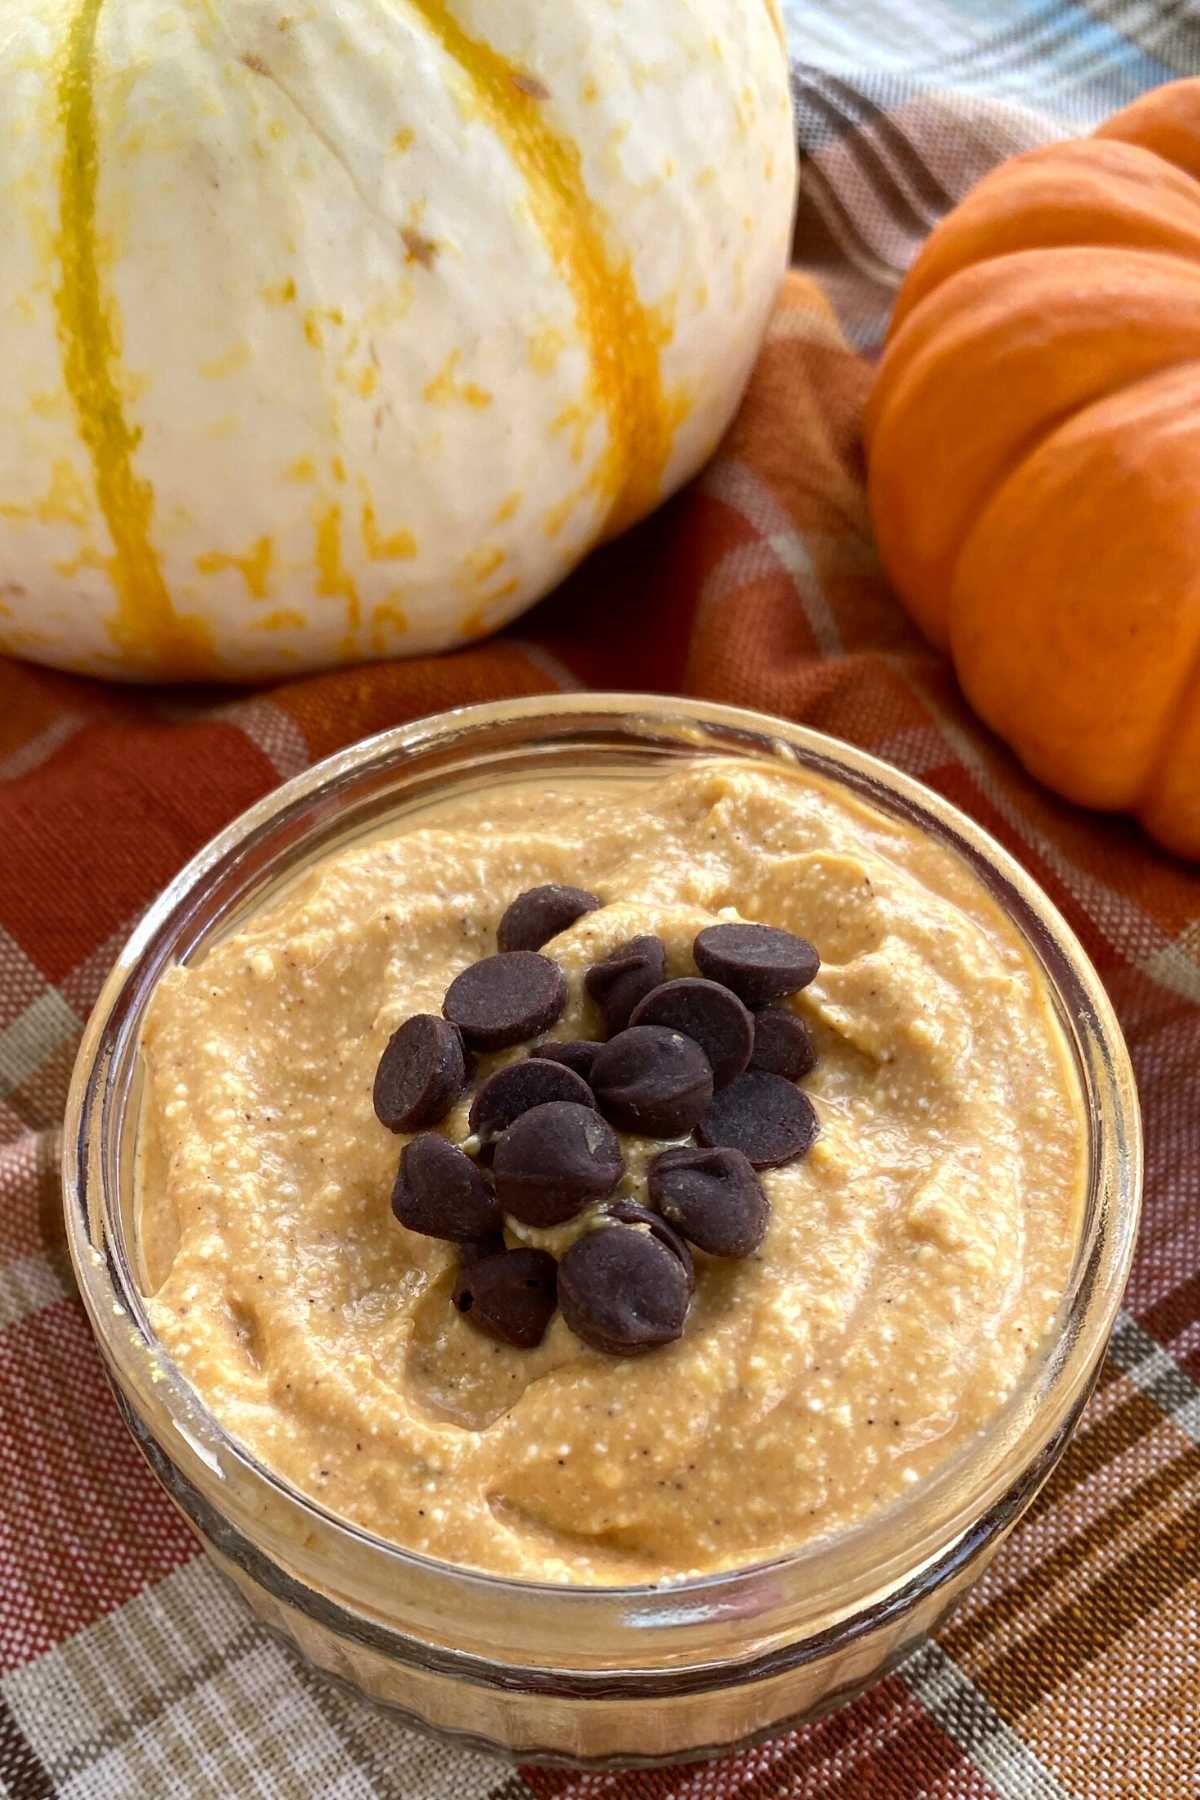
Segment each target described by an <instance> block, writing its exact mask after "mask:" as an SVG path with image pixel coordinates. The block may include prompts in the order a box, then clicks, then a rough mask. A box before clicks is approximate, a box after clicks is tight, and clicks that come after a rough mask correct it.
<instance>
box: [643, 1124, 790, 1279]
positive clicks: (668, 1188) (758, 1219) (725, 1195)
mask: <svg viewBox="0 0 1200 1800" xmlns="http://www.w3.org/2000/svg"><path fill="white" fill-rule="evenodd" d="M646 1185H647V1187H648V1188H649V1191H650V1198H651V1199H652V1200H653V1202H654V1204H655V1206H657V1207H658V1209H659V1211H660V1212H661V1214H662V1216H663V1218H664V1219H666V1220H667V1221H668V1222H669V1223H670V1224H672V1225H674V1226H675V1227H676V1229H677V1230H679V1231H681V1232H682V1233H683V1235H684V1237H685V1238H687V1239H689V1240H690V1242H691V1243H693V1244H695V1245H696V1248H697V1249H698V1250H707V1251H708V1254H709V1255H710V1256H749V1255H751V1254H752V1252H753V1251H755V1250H757V1249H758V1246H759V1245H760V1244H761V1243H762V1241H763V1237H764V1236H765V1234H766V1229H767V1222H768V1220H769V1219H770V1217H771V1204H770V1201H769V1200H768V1199H767V1196H766V1195H765V1194H764V1193H763V1187H762V1182H761V1181H760V1180H759V1179H758V1176H757V1175H756V1174H755V1173H754V1170H753V1168H752V1167H751V1165H750V1163H749V1162H748V1161H747V1159H746V1157H745V1156H743V1155H742V1152H741V1151H740V1150H725V1149H718V1150H688V1149H681V1150H663V1151H662V1152H661V1153H660V1154H659V1155H658V1156H656V1157H655V1159H654V1161H653V1162H652V1163H651V1164H650V1167H649V1169H648V1171H647V1175H646Z"/></svg>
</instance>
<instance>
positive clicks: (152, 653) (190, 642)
mask: <svg viewBox="0 0 1200 1800" xmlns="http://www.w3.org/2000/svg"><path fill="white" fill-rule="evenodd" d="M103 5H104V0H80V4H79V5H78V6H77V8H76V10H75V12H74V15H73V16H72V18H71V20H70V23H69V24H68V26H67V30H66V37H65V48H64V56H63V62H62V67H61V69H60V72H59V77H58V83H57V90H56V100H57V111H58V119H59V123H60V125H61V127H62V132H63V155H62V164H61V168H60V175H59V218H58V237H57V244H56V248H57V251H58V261H59V284H58V286H57V288H56V289H55V293H54V305H55V312H56V315H57V325H58V339H59V345H60V348H61V351H62V359H63V380H64V383H65V385H66V388H67V391H68V393H69V395H70V397H71V402H72V405H73V406H74V409H75V416H76V421H77V424H78V428H79V435H80V438H81V439H82V441H83V444H84V446H85V448H86V450H87V452H88V456H89V458H90V461H91V464H92V476H93V481H94V484H95V491H96V500H97V503H98V505H99V507H100V510H101V512H102V513H103V515H104V520H105V523H106V525H107V527H108V533H109V537H110V539H111V542H112V549H113V554H112V558H111V563H110V571H111V577H112V582H113V587H114V589H115V591H116V596H117V608H116V612H115V614H114V616H113V618H112V619H111V620H110V621H109V625H108V629H109V634H110V636H111V637H112V639H113V642H114V644H115V645H116V647H117V649H118V650H119V652H120V653H121V655H122V656H123V657H124V658H125V659H127V660H128V661H129V662H131V663H132V664H133V665H134V667H141V668H153V669H154V671H155V673H161V672H164V671H166V672H169V673H170V674H172V675H175V676H199V675H209V674H212V673H213V672H214V670H215V667H216V658H215V655H214V652H213V645H212V638H211V635H210V633H209V632H208V630H207V628H206V627H205V626H204V625H202V624H201V623H200V622H199V621H197V620H191V619H182V618H180V616H179V615H178V613H177V612H176V611H175V607H174V605H173V603H172V600H171V597H170V595H169V593H168V592H167V586H166V582H165V580H164V578H163V573H162V568H161V565H160V563H159V559H158V553H157V551H156V550H155V548H154V546H153V543H152V541H151V537H150V527H151V523H152V518H153V512H154V490H153V488H152V487H151V485H150V483H149V482H147V481H145V480H142V479H141V478H140V477H139V476H138V475H137V474H136V472H135V470H134V464H133V453H134V451H135V449H136V448H137V444H138V440H139V437H140V432H139V431H137V430H136V429H135V428H134V427H132V426H131V425H130V424H129V422H128V420H127V419H126V417H125V414H124V409H123V406H122V402H121V396H120V393H119V391H118V386H117V372H116V371H117V365H118V363H119V359H120V350H119V347H118V341H117V330H116V327H115V325H114V322H113V318H112V314H111V310H110V307H109V304H108V302H107V301H106V297H105V294H104V290H103V283H102V280H101V273H100V260H99V255H98V251H97V243H96V196H97V186H98V181H99V169H100V158H99V148H98V145H97V134H96V110H95V93H94V88H93V68H94V58H95V47H96V32H97V29H98V26H99V22H100V12H101V9H102V7H103Z"/></svg>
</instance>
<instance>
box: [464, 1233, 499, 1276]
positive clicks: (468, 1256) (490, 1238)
mask: <svg viewBox="0 0 1200 1800" xmlns="http://www.w3.org/2000/svg"><path fill="white" fill-rule="evenodd" d="M503 1249H504V1233H503V1232H502V1231H492V1232H489V1233H488V1235H487V1237H481V1238H464V1239H463V1241H462V1242H461V1243H460V1244H459V1246H458V1259H459V1262H460V1263H461V1265H462V1267H463V1268H464V1269H466V1268H469V1267H470V1265H471V1264H472V1263H477V1262H481V1261H482V1259H483V1258H484V1257H485V1256H499V1254H500V1252H501V1250H503Z"/></svg>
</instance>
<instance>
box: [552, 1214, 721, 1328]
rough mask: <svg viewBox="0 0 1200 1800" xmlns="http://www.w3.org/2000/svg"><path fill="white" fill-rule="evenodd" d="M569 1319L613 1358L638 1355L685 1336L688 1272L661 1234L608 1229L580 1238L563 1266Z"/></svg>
mask: <svg viewBox="0 0 1200 1800" xmlns="http://www.w3.org/2000/svg"><path fill="white" fill-rule="evenodd" d="M558 1298H559V1305H560V1306H561V1307H562V1314H563V1318H564V1319H565V1320H566V1322H567V1324H568V1325H569V1326H570V1327H571V1330H572V1331H573V1332H574V1333H575V1335H576V1337H579V1338H582V1339H583V1341H584V1343H585V1344H590V1345H591V1346H592V1348H593V1349H594V1350H604V1351H606V1352H607V1353H608V1355H610V1356H636V1355H638V1354H639V1353H640V1352H641V1351H644V1350H651V1349H653V1348H654V1346H655V1345H656V1344H669V1343H671V1342H672V1341H673V1340H674V1339H675V1338H677V1337H681V1336H682V1335H683V1325H684V1320H685V1319H686V1318H687V1311H688V1306H689V1304H690V1301H691V1288H690V1287H689V1285H688V1278H687V1271H686V1269H685V1267H684V1264H683V1263H682V1262H681V1261H680V1259H679V1257H678V1256H677V1255H676V1254H675V1252H674V1251H673V1250H671V1249H669V1248H668V1247H667V1245H666V1244H665V1243H663V1241H662V1239H661V1238H659V1237H655V1236H651V1234H650V1233H649V1232H648V1231H640V1230H637V1229H633V1228H631V1227H630V1226H628V1225H604V1226H599V1227H597V1228H596V1230H594V1231H585V1232H584V1234H583V1236H582V1237H580V1238H577V1239H576V1240H575V1242H574V1243H573V1244H572V1245H571V1248H570V1249H569V1250H568V1251H567V1254H566V1255H565V1256H564V1257H563V1259H562V1262H561V1263H560V1264H559V1266H558Z"/></svg>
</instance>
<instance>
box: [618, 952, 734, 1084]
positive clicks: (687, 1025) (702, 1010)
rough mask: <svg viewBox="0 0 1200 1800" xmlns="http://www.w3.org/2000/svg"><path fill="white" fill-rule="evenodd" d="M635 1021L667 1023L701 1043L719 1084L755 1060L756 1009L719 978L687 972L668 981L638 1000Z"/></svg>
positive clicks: (633, 1020)
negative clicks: (706, 978) (751, 1010)
mask: <svg viewBox="0 0 1200 1800" xmlns="http://www.w3.org/2000/svg"><path fill="white" fill-rule="evenodd" d="M629 1023H630V1024H631V1025H665V1026H666V1027H667V1029H668V1030H669V1031H682V1033H683V1035H684V1037H690V1038H692V1039H693V1040H694V1042H696V1043H697V1044H699V1046H700V1048H701V1049H702V1050H703V1052H704V1054H705V1056H707V1058H708V1060H709V1063H710V1064H711V1066H712V1077H713V1086H714V1087H718V1088H721V1087H727V1086H728V1084H729V1083H730V1082H731V1081H732V1080H733V1079H734V1077H735V1076H736V1075H740V1074H741V1072H742V1070H743V1069H744V1068H745V1067H746V1064H747V1063H748V1062H749V1061H750V1051H751V1049H752V1047H753V1044H754V1015H753V1014H752V1013H749V1012H747V1010H746V1008H745V1007H744V1006H743V1005H742V1003H741V1001H740V1000H739V999H738V997H737V995H736V994H734V993H731V992H730V990H729V989H728V988H727V987H722V986H721V984H720V982H717V981H704V980H702V979H701V978H700V977H699V976H697V975H685V976H684V977H683V979H682V980H681V981H664V983H663V985H662V986H661V987H656V988H653V989H651V991H650V993H648V994H647V995H646V998H645V999H644V1000H639V1001H638V1003H637V1005H636V1006H635V1007H634V1009H633V1015H632V1017H631V1018H630V1021H629Z"/></svg>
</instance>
